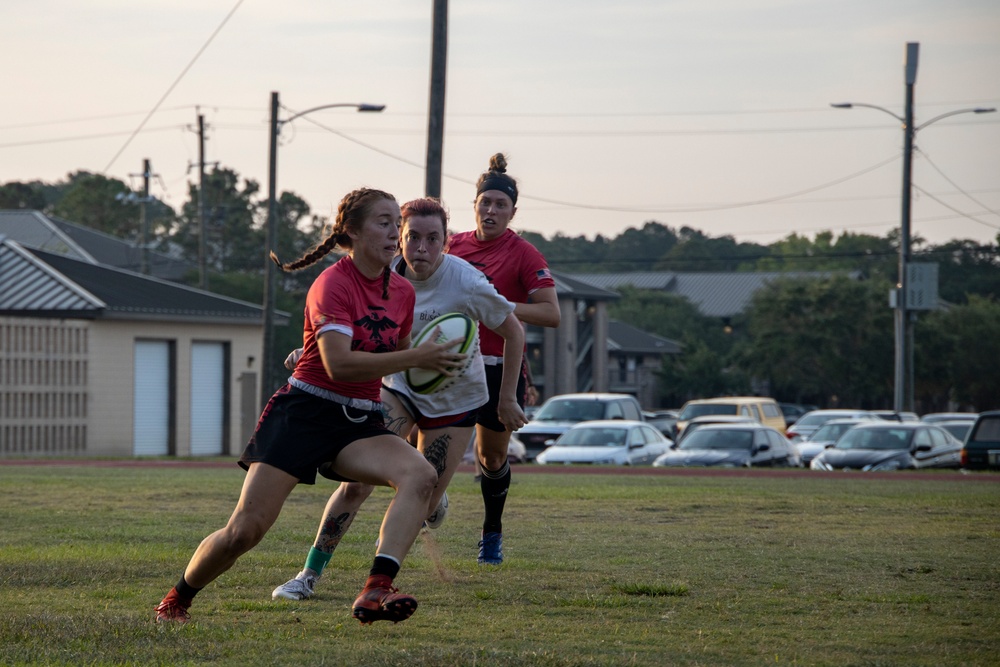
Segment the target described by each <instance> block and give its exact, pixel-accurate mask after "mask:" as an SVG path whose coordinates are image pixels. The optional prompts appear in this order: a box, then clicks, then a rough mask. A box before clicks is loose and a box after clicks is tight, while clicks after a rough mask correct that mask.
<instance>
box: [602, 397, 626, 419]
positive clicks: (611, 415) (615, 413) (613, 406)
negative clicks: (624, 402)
mask: <svg viewBox="0 0 1000 667" xmlns="http://www.w3.org/2000/svg"><path fill="white" fill-rule="evenodd" d="M624 418H625V415H624V414H623V413H622V406H621V405H619V404H618V401H612V402H611V403H608V407H607V415H605V419H624Z"/></svg>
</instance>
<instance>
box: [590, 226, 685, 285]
mask: <svg viewBox="0 0 1000 667" xmlns="http://www.w3.org/2000/svg"><path fill="white" fill-rule="evenodd" d="M676 245H677V234H675V233H674V231H673V230H672V229H670V228H669V227H666V226H664V225H661V224H660V223H658V222H655V221H650V222H647V223H646V224H645V225H643V226H642V229H634V228H632V227H630V228H628V229H626V230H625V231H624V232H622V234H621V236H619V237H618V238H616V239H613V240H612V241H611V243H610V244H609V245H608V252H607V256H606V265H605V266H606V268H605V269H604V270H606V271H615V272H624V271H649V270H650V267H652V266H654V265H656V263H657V262H659V261H660V260H662V258H663V257H664V256H665V255H667V254H668V253H669V252H670V251H671V250H672V249H673V248H674V247H675V246H676Z"/></svg>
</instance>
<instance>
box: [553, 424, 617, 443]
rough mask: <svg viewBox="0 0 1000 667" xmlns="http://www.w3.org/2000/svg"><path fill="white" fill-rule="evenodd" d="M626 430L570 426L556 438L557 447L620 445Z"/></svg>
mask: <svg viewBox="0 0 1000 667" xmlns="http://www.w3.org/2000/svg"><path fill="white" fill-rule="evenodd" d="M627 436H628V430H627V429H624V428H596V427H595V428H571V429H570V430H568V431H566V432H565V433H563V434H562V436H561V437H560V438H559V439H558V440H556V446H557V447H621V446H623V445H624V444H625V438H626V437H627Z"/></svg>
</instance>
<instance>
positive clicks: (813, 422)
mask: <svg viewBox="0 0 1000 667" xmlns="http://www.w3.org/2000/svg"><path fill="white" fill-rule="evenodd" d="M831 419H876V417H875V416H874V415H873V414H872V413H871V412H869V411H867V410H850V409H842V408H841V409H831V410H813V411H812V412H807V413H806V414H804V415H802V416H801V417H800V418H799V420H798V421H797V422H795V423H794V424H792V425H791V426H790V427H788V430H787V431H785V436H786V437H787V438H788V439H789V440H791V441H792V442H798V441H799V440H808V439H809V436H811V435H812V434H813V433H814V432H815V431H816V429H818V428H819V427H820V426H822V425H823V424H825V423H827V422H828V421H830V420H831Z"/></svg>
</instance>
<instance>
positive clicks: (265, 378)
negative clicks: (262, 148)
mask: <svg viewBox="0 0 1000 667" xmlns="http://www.w3.org/2000/svg"><path fill="white" fill-rule="evenodd" d="M278 107H279V104H278V93H277V92H272V93H271V129H270V132H269V133H268V140H269V141H268V169H267V241H266V243H267V245H266V249H265V251H264V304H263V308H264V346H263V350H262V354H261V371H260V372H261V385H260V405H261V408H263V407H264V406H265V405H267V401H268V399H270V398H271V393H272V392H273V388H272V384H273V383H274V377H273V375H274V374H273V372H272V368H271V367H272V366H273V365H274V310H275V308H274V292H275V284H276V283H277V278H278V274H277V267H276V266H275V265H274V262H272V261H271V258H270V257H269V253H270V251H271V250H273V249H274V248H275V246H276V245H277V240H278V216H277V211H276V209H277V199H276V197H277V181H278V135H279V134H280V133H281V128H282V126H283V125H285V123H290V122H292V121H293V120H295V119H296V118H299V117H300V116H305V115H306V114H309V113H312V112H313V111H319V110H321V109H333V108H335V107H353V108H354V109H357V110H358V111H359V112H368V113H377V112H380V111H382V110H383V109H385V105H384V104H354V103H339V104H324V105H322V106H318V107H313V108H312V109H306V110H305V111H300V112H298V113H297V114H294V115H292V116H289V117H288V118H285V119H284V120H279V119H278Z"/></svg>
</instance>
